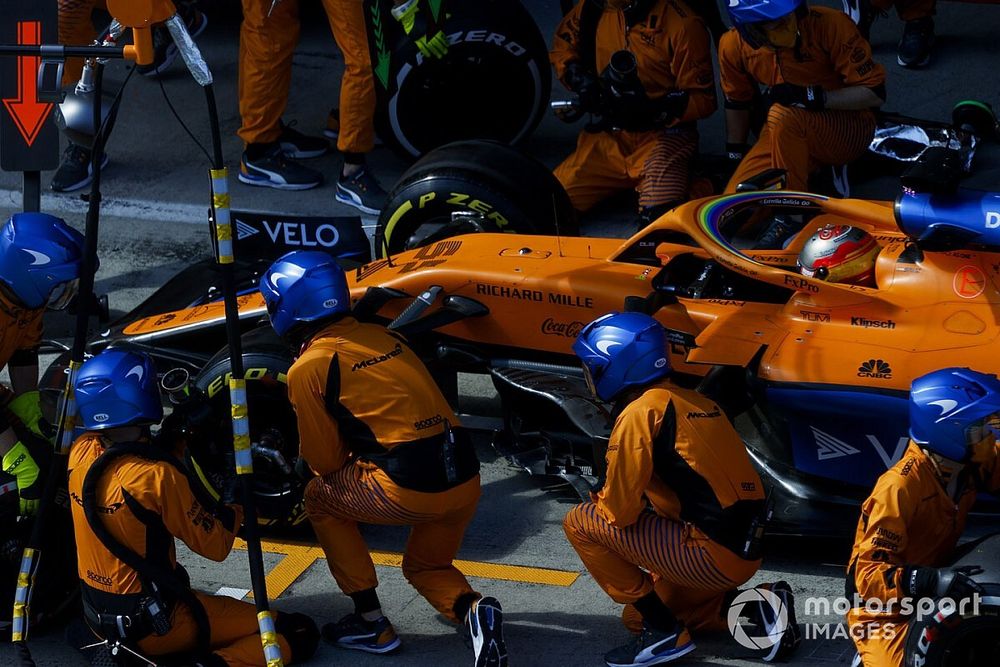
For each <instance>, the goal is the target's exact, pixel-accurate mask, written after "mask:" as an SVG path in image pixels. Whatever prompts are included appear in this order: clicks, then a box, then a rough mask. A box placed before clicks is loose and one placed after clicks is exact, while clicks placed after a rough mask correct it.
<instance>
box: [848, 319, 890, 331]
mask: <svg viewBox="0 0 1000 667" xmlns="http://www.w3.org/2000/svg"><path fill="white" fill-rule="evenodd" d="M851 326H852V327H863V328H865V329H895V328H896V323H895V322H893V321H892V320H870V319H868V318H867V317H852V318H851Z"/></svg>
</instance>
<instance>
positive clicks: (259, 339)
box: [191, 327, 306, 528]
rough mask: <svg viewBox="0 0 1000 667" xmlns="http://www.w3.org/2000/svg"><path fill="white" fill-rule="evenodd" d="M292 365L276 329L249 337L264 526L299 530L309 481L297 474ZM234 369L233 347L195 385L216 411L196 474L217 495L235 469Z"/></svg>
mask: <svg viewBox="0 0 1000 667" xmlns="http://www.w3.org/2000/svg"><path fill="white" fill-rule="evenodd" d="M272 339H273V340H272ZM291 364H292V359H291V355H290V354H289V351H288V348H287V347H286V346H285V345H284V344H282V343H281V342H280V340H278V339H277V337H276V336H275V335H274V333H273V332H272V331H271V329H270V327H266V328H265V327H261V328H260V329H255V330H254V331H251V332H249V333H248V334H245V335H244V336H243V368H244V377H245V378H246V381H247V409H248V412H249V415H250V442H251V443H253V447H254V452H253V466H254V489H255V495H256V501H257V513H258V523H259V524H260V525H261V526H267V527H273V528H285V527H291V526H296V525H299V524H301V523H303V522H304V521H305V519H306V515H305V507H304V505H303V502H302V490H303V488H304V487H305V481H304V480H303V479H301V478H300V477H299V476H298V474H296V472H295V463H296V459H297V457H298V449H299V433H298V426H297V423H296V419H295V411H294V410H293V409H292V405H291V403H290V402H289V401H288V389H287V379H288V378H287V373H288V369H289V367H290V366H291ZM231 370H232V365H231V363H230V360H229V351H228V348H223V349H222V350H220V351H219V352H218V353H217V354H216V355H215V356H214V357H212V358H211V359H210V360H209V361H208V362H207V363H206V364H205V366H204V368H203V369H202V371H201V372H200V373H199V374H198V376H197V377H196V378H195V379H194V381H193V385H194V386H195V387H196V388H197V389H198V390H200V391H201V393H202V395H203V396H204V397H205V398H206V399H207V401H208V404H209V407H210V408H211V411H212V426H211V429H210V431H211V432H210V434H209V437H208V438H207V439H208V440H209V442H208V443H204V444H202V446H203V447H204V449H201V450H198V449H194V451H192V452H191V457H192V458H193V459H194V462H195V463H196V464H197V466H192V469H193V470H197V471H199V472H198V473H197V474H198V475H199V476H200V477H201V478H202V482H203V483H204V484H205V486H206V487H208V488H209V489H210V490H211V491H212V492H214V493H215V494H216V495H217V493H218V489H219V488H220V486H221V481H222V479H224V478H225V476H226V475H227V474H229V468H231V467H232V466H233V458H232V420H231V416H230V414H231V413H230V405H229V378H230V374H231ZM191 446H192V447H198V446H199V443H191ZM261 446H263V447H264V449H261ZM223 466H225V467H226V468H225V469H223Z"/></svg>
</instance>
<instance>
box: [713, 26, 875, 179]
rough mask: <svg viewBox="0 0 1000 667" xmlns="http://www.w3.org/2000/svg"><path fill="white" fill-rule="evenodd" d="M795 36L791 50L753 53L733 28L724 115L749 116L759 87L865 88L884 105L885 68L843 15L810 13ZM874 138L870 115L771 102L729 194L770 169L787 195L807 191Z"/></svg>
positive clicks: (724, 59) (725, 44)
mask: <svg viewBox="0 0 1000 667" xmlns="http://www.w3.org/2000/svg"><path fill="white" fill-rule="evenodd" d="M798 30H799V38H798V41H797V43H796V45H795V46H794V47H793V48H778V49H774V48H771V47H766V46H765V47H760V48H756V49H755V48H753V47H752V46H750V45H749V44H747V42H746V40H744V39H743V38H742V37H741V36H740V34H739V32H737V31H736V30H730V31H729V32H727V33H726V34H725V35H723V37H722V40H721V42H720V44H719V77H720V79H721V82H722V92H723V95H724V96H725V105H726V108H727V109H747V110H748V109H749V108H750V106H751V103H752V101H753V99H754V95H755V94H756V91H757V85H758V84H762V85H764V86H767V87H771V86H774V85H775V84H779V83H791V84H795V85H798V86H814V85H818V86H822V88H823V90H824V91H832V90H839V89H841V88H846V87H849V86H864V87H867V88H871V89H872V90H874V91H875V92H876V94H877V95H878V96H879V97H880V98H882V99H885V70H884V69H883V67H882V65H880V64H878V63H877V62H875V60H874V59H873V58H872V50H871V45H870V44H869V43H868V42H867V41H866V40H865V38H864V37H862V36H861V33H860V32H858V28H857V26H856V25H854V23H853V22H852V21H851V19H850V18H848V16H847V15H846V14H844V13H842V12H840V11H837V10H834V9H830V8H828V7H809V8H808V10H806V11H805V13H804V16H802V17H801V18H800V19H799V21H798ZM874 133H875V114H874V113H873V112H872V111H871V110H869V109H860V110H849V111H847V110H830V109H827V110H823V111H810V110H806V109H800V108H797V107H789V106H785V105H783V104H772V105H771V107H770V109H769V110H768V112H767V119H766V120H765V122H764V125H763V127H762V128H761V130H760V134H759V136H758V137H757V142H756V143H755V144H754V145H753V147H752V148H751V149H750V150H749V151H748V152H747V154H746V156H745V157H744V158H743V160H742V161H741V162H740V164H739V166H738V167H737V169H736V172H735V173H734V174H733V176H732V178H731V179H730V180H729V184H728V185H727V186H726V192H735V191H736V186H737V185H738V184H739V183H741V182H742V181H745V180H747V179H748V178H750V177H752V176H755V175H757V174H759V173H761V172H763V171H766V170H767V169H771V168H778V169H784V170H785V171H786V172H787V188H788V189H789V190H806V189H808V181H809V175H810V174H811V173H812V172H814V171H815V170H816V169H818V168H819V167H820V166H822V165H842V164H846V163H848V162H850V161H852V160H855V159H857V158H858V157H859V156H860V155H861V154H862V153H864V151H865V150H866V149H867V148H868V145H869V144H870V143H871V140H872V137H873V136H874Z"/></svg>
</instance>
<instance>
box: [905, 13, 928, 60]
mask: <svg viewBox="0 0 1000 667" xmlns="http://www.w3.org/2000/svg"><path fill="white" fill-rule="evenodd" d="M932 46H934V19H932V18H931V17H930V16H925V17H924V18H922V19H914V20H912V21H907V22H906V25H904V26H903V38H902V39H901V40H899V55H897V56H896V62H897V63H899V64H900V65H902V66H903V67H923V66H924V65H926V64H927V63H929V62H930V61H931V47H932Z"/></svg>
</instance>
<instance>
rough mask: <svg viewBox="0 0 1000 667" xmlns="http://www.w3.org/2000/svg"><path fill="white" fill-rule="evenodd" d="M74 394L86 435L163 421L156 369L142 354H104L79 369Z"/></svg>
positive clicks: (127, 352)
mask: <svg viewBox="0 0 1000 667" xmlns="http://www.w3.org/2000/svg"><path fill="white" fill-rule="evenodd" d="M75 391H76V409H77V412H78V414H79V415H80V419H81V421H82V422H83V427H84V428H85V429H87V430H89V431H101V430H105V429H109V428H117V427H119V426H141V425H143V424H155V423H157V422H159V421H160V420H161V419H163V405H162V404H161V403H160V388H159V386H158V385H157V383H156V366H154V365H153V360H152V359H151V358H150V357H149V355H147V354H144V353H140V352H133V351H130V350H119V349H115V348H111V349H107V350H104V351H103V352H101V353H100V354H98V355H97V356H96V357H92V358H91V359H88V360H87V361H86V362H84V364H83V366H81V367H80V373H79V374H78V375H77V378H76V387H75Z"/></svg>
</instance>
